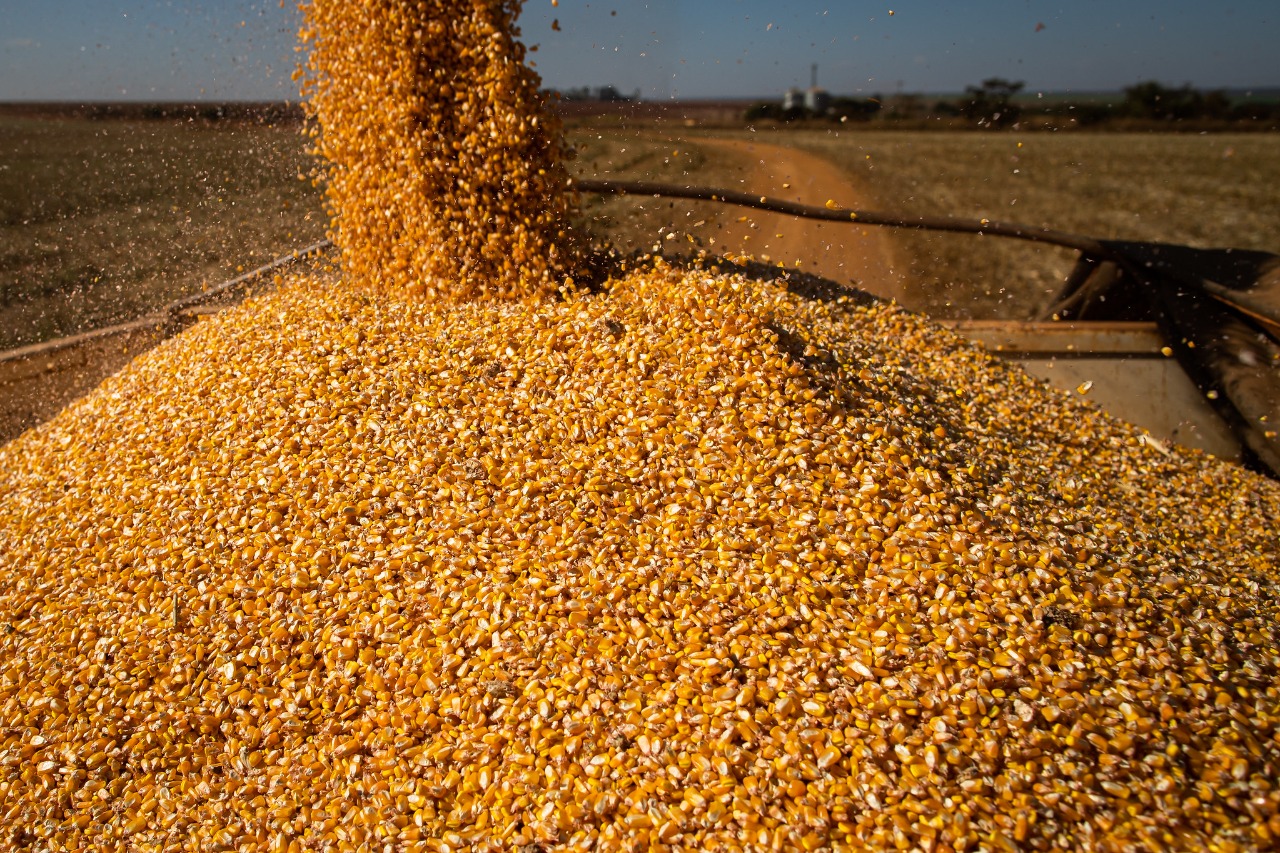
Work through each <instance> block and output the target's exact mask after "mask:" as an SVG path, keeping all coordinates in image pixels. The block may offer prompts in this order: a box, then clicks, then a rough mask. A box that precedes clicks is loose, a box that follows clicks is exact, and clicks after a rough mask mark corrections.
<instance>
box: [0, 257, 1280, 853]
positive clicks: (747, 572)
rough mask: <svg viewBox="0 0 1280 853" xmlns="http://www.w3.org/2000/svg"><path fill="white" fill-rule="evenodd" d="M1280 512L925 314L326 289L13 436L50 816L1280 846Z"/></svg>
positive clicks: (256, 835) (574, 840)
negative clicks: (436, 302)
mask: <svg viewBox="0 0 1280 853" xmlns="http://www.w3.org/2000/svg"><path fill="white" fill-rule="evenodd" d="M230 355H234V357H229V356H230ZM1166 454H1167V455H1166ZM1277 517H1280V488H1277V485H1276V484H1275V483H1273V482H1270V481H1268V480H1265V479H1263V478H1260V477H1257V476H1254V475H1252V474H1249V473H1247V472H1245V471H1243V470H1241V469H1240V468H1238V467H1235V466H1232V465H1229V464H1225V463H1221V462H1218V461H1215V460H1213V459H1210V458H1208V457H1204V456H1200V455H1194V454H1191V453H1189V452H1188V453H1183V452H1182V451H1180V450H1177V449H1169V448H1163V447H1161V446H1157V445H1153V444H1151V443H1148V442H1146V441H1145V440H1143V437H1142V436H1141V434H1140V433H1139V432H1138V431H1137V430H1136V429H1135V428H1132V427H1129V426H1126V425H1124V424H1122V423H1119V422H1117V421H1115V420H1112V419H1110V418H1108V417H1106V416H1104V415H1102V414H1101V413H1099V412H1098V411H1097V410H1096V409H1093V408H1090V407H1089V406H1087V405H1085V404H1083V403H1080V402H1078V401H1077V400H1075V399H1073V398H1071V397H1069V396H1068V395H1065V394H1061V393H1059V392H1055V391H1052V390H1049V389H1048V388H1046V387H1045V386H1043V385H1041V384H1038V383H1037V382H1035V381H1033V380H1031V379H1029V378H1028V377H1027V376H1026V375H1024V374H1023V373H1022V372H1020V371H1018V370H1016V369H1014V368H1010V367H1006V366H1005V365H1003V364H1001V363H998V362H996V361H994V360H992V359H990V358H988V357H987V356H985V355H984V354H983V353H981V352H980V351H978V350H975V349H973V348H971V347H969V346H968V345H966V344H964V343H963V342H962V341H960V340H959V339H957V338H955V337H953V336H951V335H949V334H948V333H945V332H943V331H939V330H937V329H934V328H933V327H931V326H930V325H929V324H928V323H927V322H926V321H924V320H922V319H921V318H918V317H916V316H913V315H910V314H908V313H906V312H904V311H901V310H899V309H897V308H894V307H891V306H874V305H873V306H862V305H859V304H858V303H857V302H856V301H855V300H854V299H852V298H851V297H847V296H841V297H839V298H830V299H809V298H804V297H801V296H798V295H796V294H793V293H791V292H789V291H788V290H787V289H786V287H784V286H782V285H781V284H778V283H767V282H761V281H752V280H749V279H747V278H746V277H744V276H743V275H741V274H740V273H738V272H735V271H733V270H722V271H721V272H719V273H716V272H713V271H709V270H702V271H699V270H694V269H676V268H669V267H665V266H661V265H659V266H656V267H653V268H645V269H638V270H635V271H633V272H632V273H631V274H629V275H628V276H626V277H625V278H622V279H620V280H617V281H614V282H612V283H611V284H610V286H609V288H608V290H607V292H605V293H603V294H599V295H594V296H587V295H579V296H570V297H569V298H567V299H565V300H561V301H546V302H543V303H531V302H527V301H526V302H517V303H511V302H472V303H465V304H457V305H453V306H451V307H447V308H441V307H439V306H435V307H432V306H427V305H424V303H423V302H422V301H421V300H417V299H413V298H405V297H397V296H395V295H394V294H390V295H388V294H383V295H381V296H379V297H378V298H372V297H370V296H369V295H367V294H364V293H363V292H361V291H360V290H359V289H354V288H353V289H348V288H341V287H334V286H332V284H331V283H329V284H328V285H326V284H325V283H317V282H312V281H302V282H298V283H294V284H289V285H286V286H285V287H284V288H282V289H281V290H280V291H279V292H277V293H275V294H272V295H268V296H265V297H261V298H259V299H257V300H255V301H252V302H250V303H248V304H246V305H244V306H241V307H239V308H237V309H234V310H231V311H228V312H226V313H225V314H223V315H220V316H219V317H217V318H214V319H212V320H209V321H205V322H202V323H201V324H200V325H199V326H197V327H196V328H194V329H192V330H190V331H188V332H187V333H185V334H183V335H181V336H180V337H178V338H175V339H173V340H171V341H169V342H168V343H166V344H163V345H162V346H160V347H159V348H158V349H156V350H154V351H152V352H151V353H149V354H147V355H144V356H142V357H140V358H139V359H137V360H136V361H135V362H134V363H133V365H132V366H131V367H129V368H128V369H127V370H125V371H124V372H123V373H122V374H120V375H118V376H117V377H115V378H113V379H111V380H108V381H107V382H106V383H105V384H104V385H103V386H102V387H101V388H99V389H98V390H97V391H95V392H94V393H93V394H91V395H89V396H88V397H87V398H85V399H84V400H82V401H80V402H78V403H76V404H74V405H72V406H71V407H70V408H69V409H67V410H66V411H65V412H64V413H63V414H62V415H60V416H59V417H58V418H57V419H55V420H54V421H52V422H51V423H49V424H47V425H45V426H43V427H41V428H39V429H37V430H34V431H32V432H30V433H28V434H26V435H25V436H23V437H22V438H20V439H18V440H16V441H14V442H13V443H11V444H9V445H8V446H6V447H4V448H3V449H0V738H2V740H0V808H2V809H3V819H4V820H3V823H4V826H5V829H4V830H3V832H4V833H7V835H5V836H4V838H5V843H6V844H7V845H10V846H12V847H15V848H20V847H30V848H32V849H45V850H90V849H92V850H179V849H185V850H215V849H226V850H231V849H236V850H366V849H368V850H449V851H462V850H482V851H483V850H495V851H496V850H525V851H536V850H553V849H554V850H588V849H596V850H673V851H674V850H688V851H694V850H773V849H787V850H790V849H800V850H833V851H835V850H856V849H863V848H865V847H868V846H870V847H873V848H904V849H905V848H913V847H914V848H919V849H924V850H979V849H1069V850H1076V849H1098V850H1106V849H1151V850H1157V849H1161V850H1162V849H1169V848H1181V849H1219V850H1244V849H1260V848H1268V847H1273V846H1275V845H1276V844H1277V843H1280V813H1278V807H1280V789H1278V788H1277V785H1278V782H1277V780H1278V779H1280V732H1278V730H1277V721H1278V720H1280V687H1278V686H1277V685H1278V684H1280V678H1278V669H1277V665H1278V662H1280V661H1278V660H1277V658H1278V655H1280V651H1278V650H1280V636H1278V634H1280V631H1278V629H1277V625H1278V622H1277V616H1278V614H1277V601H1278V600H1280V599H1278V598H1277V566H1278V565H1280V562H1278V559H1277V558H1278V556H1280V547H1278V545H1277V539H1276V535H1275V529H1274V520H1275V518H1277Z"/></svg>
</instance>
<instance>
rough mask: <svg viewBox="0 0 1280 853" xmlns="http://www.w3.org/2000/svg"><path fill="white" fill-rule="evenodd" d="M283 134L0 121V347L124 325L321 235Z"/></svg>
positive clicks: (144, 124)
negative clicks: (0, 164)
mask: <svg viewBox="0 0 1280 853" xmlns="http://www.w3.org/2000/svg"><path fill="white" fill-rule="evenodd" d="M303 148H304V140H303V139H302V137H301V136H300V134H299V132H298V127H297V126H296V125H293V124H290V125H286V126H283V127H266V126H261V125H257V124H252V123H243V124H236V123H227V124H206V123H195V122H192V123H185V122H184V123H179V122H173V121H162V120H153V121H140V120H138V121H135V120H92V119H87V118H15V117H0V161H2V162H3V163H4V167H3V168H2V169H0V349H10V348H13V347H17V346H21V345H23V344H29V343H35V342H38V341H42V340H47V339H49V338H55V337H60V336H65V335H71V334H77V333H79V332H84V331H88V330H90V329H94V328H99V327H101V326H105V325H110V324H112V323H119V322H124V321H127V320H132V319H135V318H137V317H139V316H142V315H143V314H146V313H148V312H150V311H153V310H155V309H156V308H158V307H159V306H161V305H163V304H165V303H166V302H169V301H171V300H173V299H176V298H178V297H180V296H184V295H187V294H190V293H194V292H199V290H200V288H201V286H202V285H206V284H215V283H217V282H220V281H223V280H225V279H229V278H232V277H234V276H235V275H236V273H237V271H240V270H247V269H252V268H253V267H256V266H258V265H259V264H260V263H263V262H265V261H267V260H269V259H271V258H274V257H277V256H279V255H283V254H286V253H287V252H289V251H291V250H293V249H296V248H299V247H302V246H305V245H308V244H310V243H313V242H315V241H316V240H318V239H320V238H321V237H323V236H324V229H325V221H324V217H323V215H322V213H321V211H320V203H319V201H320V194H319V191H318V190H316V189H315V188H314V187H312V186H311V184H310V182H309V181H303V180H300V179H299V175H300V173H303V172H306V171H308V170H309V168H310V167H309V163H308V160H307V158H306V156H305V155H304V153H303Z"/></svg>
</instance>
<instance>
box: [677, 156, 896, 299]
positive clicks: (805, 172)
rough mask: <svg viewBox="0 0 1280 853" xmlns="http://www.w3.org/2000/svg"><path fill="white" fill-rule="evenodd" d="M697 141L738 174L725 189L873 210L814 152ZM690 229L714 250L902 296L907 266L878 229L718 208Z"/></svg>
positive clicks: (864, 197)
mask: <svg viewBox="0 0 1280 853" xmlns="http://www.w3.org/2000/svg"><path fill="white" fill-rule="evenodd" d="M691 141H694V140H691ZM695 142H696V145H697V146H698V147H700V148H703V149H704V150H706V151H708V152H714V153H715V155H716V156H717V158H722V163H723V165H726V166H731V168H732V169H733V171H734V172H735V173H737V174H738V175H739V177H738V179H737V180H738V183H737V184H736V185H733V186H728V187H725V189H735V190H741V191H745V192H750V193H753V194H754V193H757V192H758V193H760V194H761V195H768V196H770V197H773V198H779V199H787V200H790V201H797V202H800V203H802V204H811V205H816V206H819V207H821V206H822V205H824V204H826V202H827V201H828V200H831V201H834V202H835V203H836V204H838V205H840V206H841V207H846V208H857V207H861V208H868V207H870V208H874V207H875V205H874V204H873V203H871V202H870V200H869V194H868V193H867V192H866V191H864V190H862V189H861V188H859V187H857V186H856V185H855V184H854V183H853V182H852V181H851V180H850V179H849V176H848V175H846V174H844V173H843V172H841V171H840V170H839V169H838V168H837V167H836V166H835V165H833V164H832V163H829V162H828V161H826V160H823V159H822V158H820V157H817V156H815V155H813V154H809V153H807V152H804V151H798V150H796V149H794V148H786V147H783V146H780V145H772V144H769V143H763V142H755V141H745V140H737V139H711V138H699V139H697V140H696V141H695ZM712 226H713V227H712ZM688 230H689V233H691V234H693V235H694V236H696V237H702V238H703V239H704V240H705V241H706V242H707V243H710V245H709V246H708V248H709V249H711V250H712V251H714V252H715V253H717V254H725V253H727V252H741V253H743V254H747V255H751V256H753V257H755V258H756V260H760V261H765V262H767V263H773V264H782V265H784V266H786V267H787V268H789V269H800V270H802V271H804V272H808V273H813V274H814V275H819V276H822V277H823V278H828V279H831V280H832V281H835V282H839V283H840V284H852V285H854V286H855V287H858V288H861V289H862V290H866V291H868V292H870V293H874V294H875V295H877V296H881V297H884V298H886V299H896V300H898V301H899V302H901V301H903V296H904V295H905V293H906V287H907V284H906V277H907V267H906V265H905V263H900V262H899V260H898V253H897V250H896V247H895V246H894V245H893V242H892V239H891V237H890V235H889V234H888V233H887V232H886V231H885V229H883V228H877V227H874V226H868V225H858V224H855V223H851V224H849V225H843V224H840V223H833V222H819V221H815V220H812V219H801V218H799V217H795V216H787V215H784V214H780V213H768V212H765V211H758V210H747V209H745V208H735V207H725V206H720V210H719V212H718V215H716V216H714V217H713V218H709V219H708V220H707V222H706V223H705V224H703V225H701V226H699V227H694V228H689V229H688ZM708 238H714V239H708Z"/></svg>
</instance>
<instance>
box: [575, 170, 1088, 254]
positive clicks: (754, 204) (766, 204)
mask: <svg viewBox="0 0 1280 853" xmlns="http://www.w3.org/2000/svg"><path fill="white" fill-rule="evenodd" d="M573 187H574V188H575V189H577V190H578V191H580V192H585V193H599V194H602V195H647V196H662V197H664V198H685V199H693V200H695V201H716V202H725V203H727V204H736V205H740V206H742V207H750V208H754V209H756V210H767V211H770V212H772V213H785V214H789V215H791V216H801V217H804V218H806V219H821V220H824V221H826V222H844V223H857V224H859V225H883V226H887V227H889V228H912V229H916V230H921V231H950V232H955V233H960V234H990V235H992V236H996V237H1012V238H1014V239H1017V240H1029V241H1031V242H1033V243H1048V244H1050V245H1053V246H1062V247H1064V248H1067V249H1075V250H1076V251H1078V252H1084V253H1085V254H1088V255H1092V256H1094V257H1101V258H1108V259H1109V258H1111V256H1112V252H1111V251H1109V250H1108V249H1107V247H1106V246H1105V245H1104V244H1103V243H1101V242H1100V241H1098V240H1094V239H1092V238H1090V237H1083V236H1081V235H1079V234H1071V233H1068V232H1066V231H1054V230H1053V229H1050V228H1035V227H1033V226H1030V225H1020V224H1018V223H1016V222H997V221H995V220H992V219H980V220H974V219H959V218H956V217H951V216H901V215H898V214H892V213H883V212H880V211H875V210H854V209H850V208H844V207H829V208H828V207H815V206H813V205H807V204H798V203H796V202H794V201H786V200H784V199H775V198H769V197H768V196H762V195H751V194H749V193H744V192H737V191H735V190H721V189H714V188H712V187H681V186H677V185H675V184H662V183H655V182H651V181H599V180H594V179H589V178H582V179H580V180H575V181H574V182H573Z"/></svg>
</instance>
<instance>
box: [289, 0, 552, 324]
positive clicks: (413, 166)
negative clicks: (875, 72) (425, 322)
mask: <svg viewBox="0 0 1280 853" xmlns="http://www.w3.org/2000/svg"><path fill="white" fill-rule="evenodd" d="M301 5H302V7H303V10H304V13H305V20H306V26H305V28H304V30H303V32H302V40H303V42H304V44H305V46H306V47H307V48H308V53H307V64H306V66H305V67H304V68H302V69H299V75H300V76H301V77H303V78H304V90H303V93H304V95H305V96H306V98H307V106H308V109H309V111H310V114H311V116H312V118H313V120H314V122H313V129H314V132H315V137H316V151H317V153H318V154H320V155H321V157H322V158H323V166H322V169H321V171H322V175H323V178H324V182H325V186H326V194H327V198H328V204H329V208H330V212H331V216H332V225H331V236H332V238H333V240H334V242H335V243H336V244H337V245H338V246H339V247H341V249H342V252H343V265H344V267H345V268H346V270H347V272H348V273H349V275H350V276H351V277H352V278H353V279H354V280H357V281H361V282H364V283H365V284H366V285H367V286H370V287H375V288H396V289H406V290H409V291H412V292H416V293H418V294H419V295H422V296H425V297H428V298H430V299H433V300H436V301H439V300H457V299H469V298H474V297H478V296H486V297H491V296H498V297H504V298H510V297H526V296H529V295H540V294H554V293H555V292H556V290H557V289H558V288H560V287H562V286H563V285H564V283H565V279H566V278H567V277H571V276H572V274H573V263H572V253H570V252H568V251H566V250H565V246H566V245H567V244H568V243H569V236H568V232H567V222H568V213H569V206H570V202H571V199H570V197H569V194H568V192H567V184H568V173H567V171H566V170H565V168H564V165H563V164H564V161H565V159H566V153H567V152H566V147H565V145H564V142H563V140H562V138H561V137H560V135H559V125H558V123H557V122H556V121H555V119H554V117H553V116H552V115H550V114H549V113H548V112H547V111H546V110H545V109H544V106H545V105H544V104H543V96H542V95H541V94H540V93H539V91H538V86H539V82H540V81H539V77H538V75H537V74H536V73H535V72H534V71H533V70H532V69H531V68H530V67H529V66H528V65H526V64H525V62H524V57H525V51H526V48H525V46H524V45H523V44H522V43H521V42H520V41H519V38H518V37H519V30H518V29H517V28H516V27H515V19H516V17H517V15H518V14H519V11H520V7H521V6H522V5H523V3H522V2H521V0H461V2H459V0H362V2H358V3H353V2H349V0H308V2H305V3H303V4H301Z"/></svg>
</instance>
